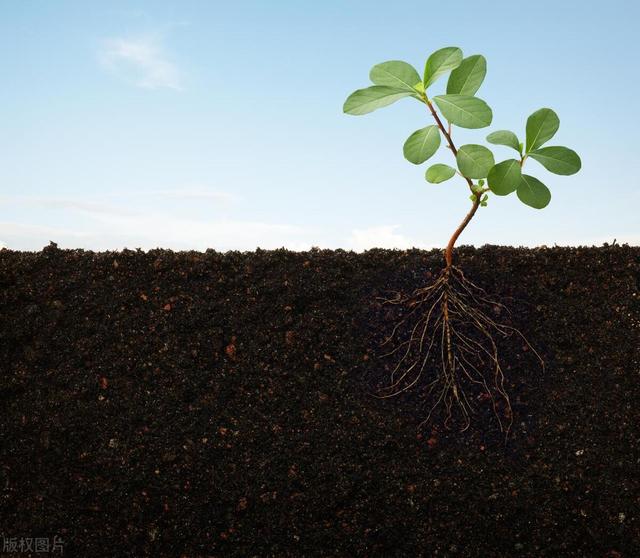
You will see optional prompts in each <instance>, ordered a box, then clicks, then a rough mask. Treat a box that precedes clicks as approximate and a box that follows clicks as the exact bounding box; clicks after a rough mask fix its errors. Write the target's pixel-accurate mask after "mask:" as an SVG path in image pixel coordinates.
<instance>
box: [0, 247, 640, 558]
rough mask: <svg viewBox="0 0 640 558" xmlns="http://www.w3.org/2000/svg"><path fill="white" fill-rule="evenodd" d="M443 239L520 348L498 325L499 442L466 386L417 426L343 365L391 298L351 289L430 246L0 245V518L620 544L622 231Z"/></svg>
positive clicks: (422, 259) (394, 549)
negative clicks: (460, 408) (506, 317)
mask: <svg viewBox="0 0 640 558" xmlns="http://www.w3.org/2000/svg"><path fill="white" fill-rule="evenodd" d="M457 263H458V265H459V266H460V267H461V268H462V269H464V271H465V274H466V275H467V277H469V278H470V279H471V280H473V281H474V282H475V283H477V284H479V285H480V286H482V287H483V288H484V289H486V290H487V291H488V292H489V293H492V294H493V295H496V296H498V297H500V299H501V300H502V301H503V302H504V303H505V304H506V305H508V306H509V308H510V309H511V311H512V317H511V320H512V323H513V325H514V326H515V327H518V328H519V329H520V330H522V332H523V333H525V334H526V336H527V338H528V339H529V341H530V342H531V344H532V346H534V347H535V348H536V349H537V350H538V351H539V352H540V354H541V355H542V356H543V358H544V360H545V363H546V367H545V369H544V371H542V370H541V369H540V367H539V366H538V365H537V363H536V360H535V359H533V358H531V354H530V351H526V346H523V343H521V342H513V340H509V339H507V340H505V344H504V346H503V347H501V350H502V358H503V363H504V365H505V375H506V389H507V391H508V392H509V394H510V396H511V402H512V406H513V415H514V416H513V418H514V421H513V428H512V430H511V434H510V437H509V439H508V441H507V442H506V444H505V439H504V436H503V435H502V434H501V433H500V431H499V429H498V423H497V420H496V418H495V417H494V416H493V415H492V413H491V412H489V409H488V408H487V409H484V407H482V405H480V406H479V409H480V410H479V411H478V414H477V415H476V416H474V417H473V420H474V422H473V424H472V426H471V428H470V429H469V430H467V431H466V432H464V433H462V434H461V433H458V432H457V431H453V430H451V431H447V430H445V429H444V428H443V427H442V425H441V424H439V423H438V421H436V422H433V423H431V424H430V425H429V426H428V428H427V429H426V430H425V431H418V430H417V426H418V424H419V423H420V422H421V420H422V419H423V418H424V409H423V408H421V407H420V405H419V404H418V403H419V401H418V398H417V397H416V396H414V395H409V396H407V397H401V398H396V399H389V400H381V399H377V398H375V397H372V395H371V394H370V392H369V390H368V387H367V386H368V385H369V383H370V382H369V378H371V377H379V376H380V374H381V373H383V372H384V371H385V370H386V369H385V366H387V365H386V364H385V362H384V361H383V360H380V359H379V358H378V357H377V356H376V355H377V354H378V351H379V350H378V347H377V344H378V342H379V340H380V339H381V338H382V337H383V336H384V334H386V333H388V332H389V330H390V328H391V326H392V324H393V320H394V319H395V317H394V315H390V314H389V312H388V311H387V310H386V309H385V306H382V305H381V304H380V302H379V301H378V300H377V297H381V296H388V295H389V293H392V292H393V291H401V292H404V293H408V292H411V291H412V290H413V289H415V288H417V287H420V286H422V285H423V284H425V281H426V280H427V279H426V278H425V277H426V275H428V274H429V273H430V274H437V273H438V271H439V270H440V269H441V265H442V255H441V253H440V252H438V251H432V252H424V251H419V250H413V251H387V250H372V251H369V252H367V253H365V254H355V253H351V252H344V251H322V250H312V251H310V252H306V253H294V252H288V251H285V250H277V251H257V252H252V253H239V252H229V253H226V254H220V253H217V252H213V251H209V252H206V253H198V252H181V253H174V252H170V251H164V250H157V251H150V252H142V251H124V252H110V253H109V252H107V253H92V252H85V251H67V250H59V249H57V248H56V247H55V245H51V246H49V247H47V248H45V249H44V250H43V251H42V252H39V253H27V252H12V251H8V250H2V251H0V289H1V290H0V368H1V373H0V406H1V412H0V432H1V434H2V437H1V439H0V448H1V449H0V459H1V462H0V497H1V500H0V535H2V536H4V537H6V538H10V537H18V538H20V537H49V538H50V539H51V540H53V537H54V536H59V537H61V538H62V540H63V541H64V553H65V555H67V556H123V557H124V556H154V557H156V556H176V557H177V556H189V557H190V556H278V557H280V556H452V557H453V556H464V557H475V556H477V557H511V556H526V557H542V556H545V557H563V556H576V557H578V556H580V557H585V556H586V557H590V556H594V557H624V558H635V557H637V556H640V403H639V401H640V294H639V291H640V285H639V282H640V248H632V247H628V246H606V245H605V246H604V247H602V248H571V249H569V248H540V249H534V250H530V249H513V248H501V247H492V246H488V247H483V248H480V249H472V248H461V249H460V250H459V251H458V252H457ZM0 555H1V556H5V555H9V554H7V553H6V552H5V554H0ZM16 555H17V554H16ZM20 555H21V556H26V555H28V553H23V554H20ZM33 555H34V556H40V555H43V554H33ZM52 555H53V554H52Z"/></svg>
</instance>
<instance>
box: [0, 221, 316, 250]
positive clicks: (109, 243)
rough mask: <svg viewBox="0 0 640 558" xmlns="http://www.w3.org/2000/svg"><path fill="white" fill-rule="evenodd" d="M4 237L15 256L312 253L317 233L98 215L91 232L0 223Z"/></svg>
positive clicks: (276, 227) (243, 224) (281, 226)
mask: <svg viewBox="0 0 640 558" xmlns="http://www.w3.org/2000/svg"><path fill="white" fill-rule="evenodd" d="M0 235H1V236H2V238H4V239H6V240H7V241H8V242H9V243H10V244H11V246H12V247H13V248H14V249H16V250H38V249H40V248H42V247H43V246H46V245H47V244H48V243H49V241H53V242H55V243H57V244H58V245H59V246H60V247H61V248H84V249H88V250H121V249H122V248H131V249H134V248H142V249H144V250H150V249H152V248H167V249H173V250H203V251H204V250H206V249H207V248H213V249H214V250H218V251H226V250H255V249H256V247H260V248H263V249H275V248H281V247H283V246H284V247H286V248H289V249H290V250H309V249H310V248H311V246H312V245H313V242H312V240H313V238H314V236H315V231H310V230H307V229H303V228H301V227H296V226H293V225H287V224H278V223H275V224H274V223H264V222H259V221H233V220H221V221H211V222H209V221H199V220H194V219H181V218H176V217H173V216H171V215H163V214H159V213H157V214H151V215H145V216H136V217H133V216H121V215H113V214H104V213H100V214H96V215H95V216H94V218H93V222H92V227H91V230H86V229H76V228H74V227H73V226H69V225H67V226H66V227H64V228H62V227H56V226H53V227H51V226H41V225H33V224H25V223H16V222H7V221H5V222H0Z"/></svg>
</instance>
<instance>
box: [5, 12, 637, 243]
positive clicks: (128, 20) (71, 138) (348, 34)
mask: <svg viewBox="0 0 640 558" xmlns="http://www.w3.org/2000/svg"><path fill="white" fill-rule="evenodd" d="M0 10H1V12H2V17H0V72H1V74H0V75H1V76H2V82H1V83H2V87H0V154H1V155H0V242H2V243H3V244H4V245H6V246H8V247H10V248H13V249H20V250H34V249H39V248H41V247H42V246H44V245H46V244H48V242H49V241H50V240H52V241H55V242H57V243H58V244H59V245H60V246H61V247H65V248H88V249H94V250H104V249H121V248H123V247H128V248H137V247H140V248H143V249H149V248H153V247H157V246H159V247H165V248H173V249H196V250H204V249H206V248H214V249H217V250H229V249H239V250H252V249H255V248H256V247H258V246H260V247H262V248H276V247H280V246H285V247H287V248H290V249H296V250H298V249H306V248H309V247H311V246H319V247H323V248H325V247H326V248H345V249H356V250H362V249H366V248H369V247H373V246H380V247H398V248H406V247H411V246H418V247H437V246H444V245H445V244H446V241H447V240H448V237H449V236H450V235H451V233H452V231H453V230H454V229H455V228H456V226H457V225H458V223H459V221H460V220H461V219H462V217H463V216H464V214H465V213H466V211H467V210H468V207H469V204H470V202H469V200H468V192H467V190H466V189H465V184H464V182H463V181H462V180H461V179H460V178H458V179H457V180H451V181H450V182H446V183H444V184H440V185H437V186H436V185H431V184H428V183H426V182H425V180H424V178H423V176H424V170H425V168H426V166H427V165H422V166H419V167H418V166H414V165H412V164H410V163H408V162H407V161H406V160H405V159H404V158H403V156H402V145H403V143H404V141H405V139H406V137H407V136H408V135H409V134H410V133H411V132H413V131H414V130H416V129H418V128H421V127H423V126H425V125H427V124H430V123H431V122H430V121H429V115H428V113H426V111H425V107H424V106H423V105H420V104H419V103H417V102H415V101H413V100H411V99H404V100H402V101H400V102H398V103H396V104H395V105H393V106H391V107H388V108H386V109H383V110H380V111H376V112H374V113H372V114H369V115H366V116H360V117H353V116H346V115H344V114H343V113H342V104H343V102H344V99H345V98H346V96H347V95H348V94H349V93H351V92H352V91H353V90H355V89H358V88H361V87H364V86H366V85H367V84H368V72H369V69H370V67H371V66H372V65H374V64H376V63H378V62H382V61H385V60H392V59H400V60H406V61H407V62H410V63H411V64H413V65H414V66H415V67H416V68H418V69H419V71H422V69H423V65H424V61H425V59H426V57H427V56H428V55H429V53H431V52H432V51H434V50H436V49H438V48H441V47H444V46H451V45H454V46H459V47H461V48H462V49H463V51H464V53H465V55H470V54H476V53H480V54H484V55H485V56H486V58H487V60H488V73H487V77H486V80H485V83H484V84H483V86H482V88H481V89H480V91H479V92H478V93H477V95H478V96H479V97H481V98H483V99H484V100H486V101H487V102H488V103H489V104H490V105H491V106H492V108H493V112H494V120H493V123H492V125H491V127H489V128H486V129H483V130H461V129H455V131H454V140H455V141H456V143H458V144H459V145H460V144H463V143H485V142H484V138H485V136H486V134H487V133H488V132H489V131H491V130H496V129H504V128H507V129H511V130H514V131H515V132H516V133H517V134H518V135H520V137H521V139H522V138H523V136H524V125H525V122H526V118H527V116H528V115H529V114H530V113H532V112H533V111H534V110H537V109H538V108H541V107H544V106H548V107H551V108H553V109H554V110H555V111H556V112H557V113H558V114H559V116H560V121H561V125H560V130H559V132H558V133H557V135H556V137H555V138H554V139H553V140H551V142H550V145H551V144H559V145H566V146H568V147H571V148H573V149H575V150H576V151H577V152H578V153H579V154H580V156H581V158H582V162H583V168H582V171H581V172H580V173H579V174H577V175H574V176H570V177H561V176H556V175H553V174H550V173H548V172H547V171H545V170H544V169H543V168H542V167H541V166H540V165H538V164H537V163H535V162H533V161H531V162H530V166H529V168H528V172H530V173H532V174H535V175H536V176H538V177H539V178H540V179H541V180H542V181H543V182H545V183H546V184H547V185H548V186H549V188H550V189H551V192H552V195H553V198H552V201H551V204H550V205H549V206H548V207H547V208H546V209H544V210H542V211H537V210H534V209H531V208H528V207H526V206H524V205H523V204H521V203H520V202H519V201H518V199H517V198H516V196H515V195H512V196H509V197H507V198H502V197H495V196H494V197H492V198H491V199H490V201H489V206H488V207H487V208H483V209H482V210H481V211H480V212H479V214H478V216H477V217H476V219H474V221H473V222H472V223H471V225H470V226H469V227H468V229H467V230H466V231H465V233H464V235H463V236H462V237H461V239H460V243H461V244H474V245H477V246H480V245H482V244H487V243H489V244H504V245H525V246H536V245H553V244H560V245H566V244H570V245H578V244H581V245H585V244H586V245H592V244H596V245H597V244H602V243H603V242H612V241H613V239H614V238H616V239H617V240H618V242H629V243H631V244H640V228H639V225H640V219H639V218H638V211H637V207H638V205H639V202H640V181H639V179H638V175H637V173H636V171H635V162H636V161H637V159H638V156H637V139H636V136H637V131H638V125H639V124H640V118H639V108H638V106H639V104H638V101H637V95H638V90H639V89H640V81H639V78H638V73H637V66H638V60H639V58H640V57H639V55H640V47H639V46H638V41H637V24H638V21H640V9H639V8H638V4H637V3H635V2H628V1H620V0H610V1H608V2H593V1H582V2H577V1H563V2H559V1H557V0H556V1H554V2H550V1H546V0H542V1H537V2H535V3H534V4H530V5H525V4H523V3H518V2H513V1H509V2H502V1H498V2H490V3H489V2H486V3H479V2H477V1H469V0H459V1H457V2H427V1H422V2H419V1H398V2H372V1H361V0H343V1H337V0H333V1H324V2H302V1H298V2H294V1H288V0H273V1H270V2H268V1H266V0H264V1H257V0H256V1H246V0H238V1H236V2H218V1H210V2H208V1H185V0H183V1H180V2H178V1H174V2H162V1H157V0H154V1H139V2H135V1H126V2H125V1H120V2H119V1H115V0H112V1H110V2H100V3H98V2H95V3H87V2H84V1H73V2H72V1H63V0H60V1H57V2H42V1H34V0H22V1H18V0H14V1H9V0H3V1H2V2H1V3H0ZM441 82H442V83H440V84H439V85H438V86H435V90H434V92H433V93H432V94H434V93H437V92H439V91H438V90H439V88H442V87H443V86H444V85H445V83H446V80H441ZM495 152H496V155H497V156H498V157H499V158H500V159H505V158H508V157H509V156H510V154H509V151H508V148H502V147H496V148H495ZM450 157H451V155H450V153H449V152H448V151H447V150H445V149H441V151H440V152H439V153H438V154H437V155H436V156H435V157H434V158H433V159H432V160H430V161H429V163H432V162H445V163H447V162H448V163H451V160H450ZM528 164H529V163H528ZM534 167H536V168H535V171H536V172H533V168H534Z"/></svg>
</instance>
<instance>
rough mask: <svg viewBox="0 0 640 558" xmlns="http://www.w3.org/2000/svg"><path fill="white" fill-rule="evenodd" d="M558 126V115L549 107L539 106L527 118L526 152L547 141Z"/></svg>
mask: <svg viewBox="0 0 640 558" xmlns="http://www.w3.org/2000/svg"><path fill="white" fill-rule="evenodd" d="M559 127H560V119H559V118H558V115H557V114H556V113H555V112H553V111H552V110H551V109H550V108H541V109H540V110H537V111H536V112H534V113H533V114H532V115H531V116H530V117H529V118H527V153H529V152H530V151H533V150H534V149H538V147H540V146H541V145H542V144H543V143H546V142H547V141H549V140H550V139H551V138H552V137H553V136H554V135H555V133H556V132H557V131H558V128H559Z"/></svg>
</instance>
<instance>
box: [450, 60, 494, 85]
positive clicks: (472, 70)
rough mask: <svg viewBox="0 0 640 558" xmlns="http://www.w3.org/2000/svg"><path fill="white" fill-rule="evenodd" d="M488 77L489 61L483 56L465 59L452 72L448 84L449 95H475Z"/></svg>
mask: <svg viewBox="0 0 640 558" xmlns="http://www.w3.org/2000/svg"><path fill="white" fill-rule="evenodd" d="M485 75H487V60H486V59H485V57H484V56H482V55H481V54H474V55H473V56H468V57H467V58H465V59H464V60H463V61H462V62H461V63H460V66H458V67H457V68H456V69H455V70H453V71H452V72H451V75H450V76H449V81H448V83H447V95H451V94H460V95H474V94H475V93H476V91H478V89H480V86H481V85H482V82H483V81H484V76H485Z"/></svg>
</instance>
